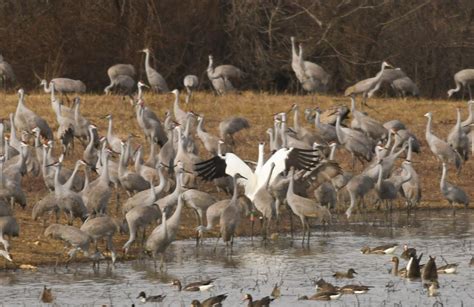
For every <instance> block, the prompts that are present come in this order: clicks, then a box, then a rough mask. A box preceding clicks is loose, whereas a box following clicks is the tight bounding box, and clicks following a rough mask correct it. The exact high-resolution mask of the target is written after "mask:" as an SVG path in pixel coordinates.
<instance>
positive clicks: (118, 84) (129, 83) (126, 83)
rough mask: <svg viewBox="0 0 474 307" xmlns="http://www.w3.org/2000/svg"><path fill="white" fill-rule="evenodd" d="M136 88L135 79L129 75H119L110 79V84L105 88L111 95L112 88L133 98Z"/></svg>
mask: <svg viewBox="0 0 474 307" xmlns="http://www.w3.org/2000/svg"><path fill="white" fill-rule="evenodd" d="M134 88H135V80H133V78H132V77H130V76H127V75H119V76H117V77H115V78H114V79H111V80H110V84H109V85H108V86H107V87H106V88H104V93H105V94H106V95H109V94H110V93H112V90H113V91H114V92H116V93H118V94H121V95H124V96H125V95H126V96H129V97H130V98H132V94H133V90H134Z"/></svg>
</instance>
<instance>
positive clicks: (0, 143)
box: [0, 123, 8, 154]
mask: <svg viewBox="0 0 474 307" xmlns="http://www.w3.org/2000/svg"><path fill="white" fill-rule="evenodd" d="M4 137H5V126H4V125H3V123H0V147H1V148H3V151H4V154H5V152H6V150H8V148H7V147H5V139H4Z"/></svg>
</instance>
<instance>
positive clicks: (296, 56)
mask: <svg viewBox="0 0 474 307" xmlns="http://www.w3.org/2000/svg"><path fill="white" fill-rule="evenodd" d="M291 56H292V60H293V61H297V60H298V54H297V53H296V46H295V40H294V39H293V38H291Z"/></svg>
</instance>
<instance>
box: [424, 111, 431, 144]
mask: <svg viewBox="0 0 474 307" xmlns="http://www.w3.org/2000/svg"><path fill="white" fill-rule="evenodd" d="M425 134H426V138H427V139H429V138H430V137H431V116H428V123H426V133H425Z"/></svg>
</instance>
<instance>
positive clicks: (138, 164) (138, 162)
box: [135, 147, 143, 172]
mask: <svg viewBox="0 0 474 307" xmlns="http://www.w3.org/2000/svg"><path fill="white" fill-rule="evenodd" d="M142 159H143V150H142V148H141V147H140V148H139V149H138V150H137V153H136V157H135V170H136V171H137V172H140V169H141V168H142Z"/></svg>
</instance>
